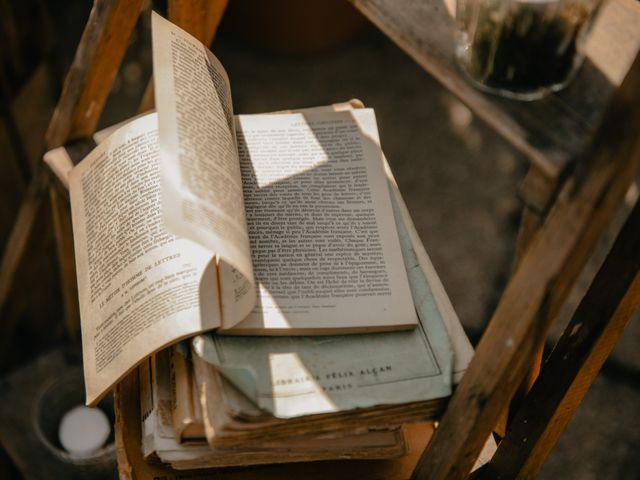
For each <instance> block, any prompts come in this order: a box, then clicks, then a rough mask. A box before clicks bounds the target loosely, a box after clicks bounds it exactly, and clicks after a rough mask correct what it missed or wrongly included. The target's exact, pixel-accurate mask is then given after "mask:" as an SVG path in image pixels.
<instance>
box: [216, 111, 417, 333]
mask: <svg viewBox="0 0 640 480" xmlns="http://www.w3.org/2000/svg"><path fill="white" fill-rule="evenodd" d="M237 122H238V123H237V125H236V130H237V140H238V149H239V155H240V164H241V168H242V175H243V183H244V198H245V205H246V211H247V219H248V225H249V236H250V239H251V249H252V254H253V264H254V269H255V275H256V281H257V282H258V285H259V302H258V305H257V306H256V308H255V309H254V310H253V311H252V312H251V314H250V315H249V316H248V317H247V319H246V320H244V321H242V322H241V323H240V324H238V325H237V326H236V327H233V328H232V329H231V332H232V333H234V334H256V333H260V334H274V335H276V334H280V335H290V334H304V335H313V334H318V333H329V332H331V333H350V332H356V331H381V330H393V329H407V328H413V327H415V325H416V324H417V321H418V320H417V315H416V312H415V308H414V306H413V301H412V298H411V292H410V288H409V284H408V280H407V275H406V271H405V269H404V264H403V259H402V254H401V249H400V244H399V240H398V233H397V230H396V226H395V222H394V219H393V212H392V209H391V202H390V197H389V188H388V186H387V180H386V178H385V174H384V169H383V164H382V153H381V150H380V146H379V140H378V132H377V128H376V123H375V116H374V114H373V111H372V110H369V109H363V110H353V111H347V112H331V111H322V110H314V111H311V110H309V111H301V112H300V113H293V114H273V115H248V116H242V115H241V116H239V117H238V121H237ZM225 329H226V327H225Z"/></svg>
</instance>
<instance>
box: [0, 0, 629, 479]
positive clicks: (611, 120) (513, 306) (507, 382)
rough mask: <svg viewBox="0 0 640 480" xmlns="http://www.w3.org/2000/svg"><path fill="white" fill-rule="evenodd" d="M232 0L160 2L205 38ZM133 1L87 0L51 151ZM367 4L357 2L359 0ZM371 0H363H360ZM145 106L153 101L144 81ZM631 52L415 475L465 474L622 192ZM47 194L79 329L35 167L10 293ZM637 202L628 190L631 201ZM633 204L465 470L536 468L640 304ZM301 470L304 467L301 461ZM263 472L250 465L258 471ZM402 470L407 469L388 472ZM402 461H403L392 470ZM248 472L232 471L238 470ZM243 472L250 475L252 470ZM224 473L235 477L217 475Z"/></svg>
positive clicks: (483, 474)
mask: <svg viewBox="0 0 640 480" xmlns="http://www.w3.org/2000/svg"><path fill="white" fill-rule="evenodd" d="M227 1H228V0H211V1H207V0H169V2H168V16H169V19H170V20H172V21H173V22H174V23H176V24H177V25H179V26H181V27H182V28H184V29H185V30H187V31H189V32H190V33H192V34H193V35H194V36H196V37H197V38H198V39H200V40H201V41H203V43H205V44H210V43H211V41H212V39H213V37H214V34H215V31H216V29H217V27H218V24H219V23H220V20H221V18H222V15H223V13H224V10H225V7H226V5H227ZM142 3H143V1H142V0H95V1H94V6H93V9H92V11H91V15H90V17H89V21H88V23H87V25H86V28H85V30H84V33H83V36H82V39H81V42H80V46H79V48H78V50H77V52H76V55H75V59H74V61H73V64H72V66H71V69H70V70H69V72H68V74H67V77H66V81H65V83H64V88H63V91H62V95H61V97H60V100H59V102H58V105H57V108H56V110H55V113H54V115H53V118H52V120H51V123H50V125H49V129H48V133H47V143H48V147H49V149H52V148H55V147H58V146H62V145H65V144H68V143H69V142H71V141H73V140H76V139H82V138H87V137H89V136H91V135H92V134H93V133H94V131H95V129H96V125H97V123H98V119H99V117H100V114H101V112H102V110H103V107H104V105H105V102H106V98H107V94H108V93H109V90H110V87H111V84H112V82H113V80H114V78H115V76H116V73H117V71H118V68H119V66H120V63H121V61H122V58H123V56H124V53H125V50H126V48H127V45H128V43H129V39H130V37H131V33H132V31H133V29H134V27H135V24H136V21H137V19H138V16H139V14H140V11H141V8H142ZM355 3H362V2H355ZM364 3H366V2H364ZM149 85H150V86H149V87H148V88H147V91H146V93H145V96H144V99H143V101H142V105H141V107H140V110H141V111H145V110H147V109H149V108H151V107H152V106H153V91H152V87H151V85H152V83H151V82H150V84H149ZM638 129H640V57H636V59H635V61H634V63H633V65H632V67H631V69H630V70H629V72H628V74H627V76H626V78H625V79H624V81H623V83H622V85H621V86H620V87H619V89H618V90H617V92H616V93H615V95H614V98H613V100H612V102H611V103H610V105H609V107H608V109H607V111H606V113H605V115H604V117H603V120H602V122H601V123H600V125H599V126H598V127H597V129H596V131H595V133H594V134H593V136H592V138H591V141H590V143H589V146H588V148H587V149H586V150H585V151H584V152H582V153H581V154H580V155H579V156H578V159H579V161H578V162H576V163H575V165H576V167H575V168H573V170H571V171H569V172H568V173H567V174H566V175H564V176H563V181H562V182H561V184H560V185H559V186H558V188H557V189H556V191H555V192H554V195H553V200H552V201H551V202H550V205H551V206H550V207H549V208H548V209H547V211H546V213H545V214H544V215H542V217H541V219H540V220H539V222H537V223H536V225H535V226H534V227H533V228H529V229H527V232H526V235H524V236H523V239H522V241H521V247H522V248H521V249H520V250H521V253H520V255H519V260H518V265H517V269H516V270H515V272H514V274H513V276H512V278H511V280H510V281H509V283H508V285H507V287H506V289H505V291H504V294H503V295H502V298H501V300H500V302H499V304H498V306H497V308H496V310H495V313H494V315H493V317H492V318H491V321H490V323H489V326H488V328H487V329H486V331H485V333H484V335H483V336H482V339H481V341H480V343H479V345H478V346H477V351H476V354H475V357H474V359H473V361H472V363H471V365H470V366H469V368H468V370H467V372H466V374H465V376H464V378H463V380H462V382H461V383H460V385H459V386H458V387H457V389H456V391H455V393H454V395H453V397H452V399H451V401H450V403H449V406H448V408H447V411H446V413H445V415H444V417H443V419H442V421H441V422H440V424H439V426H438V428H437V429H436V431H435V434H434V435H433V437H432V439H431V440H430V442H429V444H428V445H427V448H426V449H425V451H424V452H423V454H422V456H421V458H420V460H419V461H418V463H417V464H416V465H415V469H413V465H412V466H411V469H410V470H409V471H411V470H412V469H413V478H416V479H464V478H467V477H468V475H469V473H470V471H471V469H472V466H473V464H474V462H475V461H476V458H477V457H478V455H479V453H480V450H481V448H482V446H483V444H484V443H485V441H486V440H487V438H488V437H489V435H490V434H491V432H492V430H493V429H494V427H495V426H496V424H497V423H498V422H499V420H500V418H501V415H502V413H503V412H505V411H506V410H507V409H508V407H509V403H510V401H511V398H512V397H513V395H514V393H515V392H516V390H517V389H518V386H519V385H521V384H522V382H523V379H525V378H526V376H527V375H528V372H529V370H530V367H531V365H532V363H534V360H535V359H536V358H537V357H539V355H540V354H539V352H541V349H542V345H543V342H544V339H545V337H546V333H547V330H548V328H549V325H550V324H551V322H552V320H553V319H554V318H555V316H556V314H557V313H558V310H559V308H560V306H561V305H562V304H563V302H564V301H565V299H566V297H567V295H568V293H569V291H570V289H571V287H572V285H573V284H574V281H575V280H576V277H577V275H578V274H579V272H580V270H581V269H582V266H583V265H584V264H585V262H586V260H587V259H588V257H589V255H590V253H591V251H592V250H593V248H594V245H595V243H596V241H597V240H598V238H599V237H600V234H601V233H602V232H603V231H604V230H605V228H606V227H607V226H608V224H609V223H610V220H611V219H612V217H613V215H614V214H615V213H616V211H617V210H618V208H619V206H620V205H621V204H622V202H623V199H624V196H625V193H626V192H627V190H628V189H629V187H630V185H631V184H632V182H633V180H634V178H636V177H637V175H638V172H639V164H640V135H638V134H637V132H638ZM47 194H48V195H49V196H50V198H51V205H52V215H53V219H54V228H55V234H56V239H57V249H58V258H59V263H60V270H61V282H62V292H63V300H64V307H65V314H66V325H67V327H68V330H69V332H70V333H71V335H77V333H78V331H79V324H80V322H79V313H78V305H77V289H76V277H75V266H74V254H73V238H72V231H71V216H70V209H69V202H68V196H67V193H66V192H65V190H64V189H63V188H61V186H60V185H58V184H57V182H56V181H55V180H52V177H51V176H50V175H48V172H47V170H46V169H45V168H44V167H42V166H40V167H39V169H38V171H37V173H36V174H35V175H34V179H33V181H32V183H31V185H30V187H29V189H28V192H27V194H26V196H25V199H24V201H23V204H22V207H21V209H20V211H19V214H18V220H17V222H16V224H15V227H14V229H13V232H12V234H11V236H10V239H9V242H8V244H7V248H6V249H5V252H4V254H3V258H2V266H1V268H2V270H1V271H0V306H2V305H3V304H4V302H5V301H6V297H7V295H8V290H9V287H10V285H11V284H12V279H13V276H14V274H15V271H16V269H17V266H18V264H19V260H20V258H21V257H22V255H23V253H24V250H25V245H26V242H27V239H28V238H29V235H30V234H31V227H32V225H33V222H34V219H35V217H36V213H37V211H38V208H39V206H40V204H41V203H42V202H41V200H42V199H43V197H44V196H45V195H47ZM636 203H637V202H636ZM639 266H640V207H638V205H637V204H636V206H635V208H634V209H633V211H632V213H631V214H630V215H629V217H628V219H627V221H626V224H625V226H624V227H623V229H622V230H621V231H620V233H619V235H618V238H617V240H616V242H615V245H614V247H613V248H612V250H611V252H610V253H609V256H608V257H607V259H606V260H605V262H604V264H603V266H602V267H601V269H600V271H599V272H598V273H597V276H596V278H595V279H594V281H593V283H592V285H591V288H590V289H589V291H588V292H587V294H586V295H585V297H584V298H583V300H582V302H581V303H580V306H579V308H578V310H577V311H576V313H575V315H574V317H573V319H572V320H571V322H570V324H569V326H568V327H567V330H566V331H565V332H564V334H563V336H562V338H561V339H560V341H559V342H558V344H557V346H556V347H555V349H554V351H553V353H552V354H551V355H550V356H549V358H548V359H547V361H546V363H545V364H544V367H543V368H542V372H541V374H540V376H539V377H538V378H537V380H535V383H533V388H532V389H531V390H530V391H528V392H525V393H526V395H525V396H524V398H523V399H522V401H521V402H520V404H519V408H518V409H517V411H514V412H513V416H512V420H511V421H510V423H509V428H508V429H507V431H506V435H505V436H504V438H503V439H502V441H501V442H500V444H499V446H498V449H497V452H496V453H495V455H494V456H493V458H492V459H491V461H490V462H488V463H487V464H485V465H484V467H482V468H481V469H479V470H478V471H476V472H475V473H474V474H473V476H474V478H486V479H498V478H500V479H503V478H504V479H510V478H533V477H534V476H535V475H536V473H537V472H538V471H539V469H540V467H541V466H542V463H543V461H544V459H545V458H546V456H547V454H548V453H549V451H550V450H551V448H552V447H553V446H554V444H555V442H556V441H557V439H558V437H559V435H560V433H561V432H562V430H563V429H564V427H565V426H566V424H567V423H568V421H569V419H570V418H571V416H572V414H573V412H574V411H575V409H576V408H577V406H578V404H579V403H580V401H581V400H582V398H583V396H584V394H585V392H586V390H587V389H588V387H589V385H590V384H591V382H592V381H593V379H594V378H595V375H596V374H597V372H598V370H599V369H600V367H601V365H602V364H603V362H604V360H605V359H606V357H607V356H608V354H609V352H610V351H611V349H612V348H613V346H614V344H615V342H616V340H617V339H618V337H619V335H620V334H621V332H622V330H623V328H624V325H625V324H626V322H627V321H628V319H629V317H630V315H631V313H632V312H633V311H634V309H636V308H637V307H638V305H639V304H640V280H639V279H638V269H639ZM295 468H296V472H299V471H300V470H299V469H300V468H304V467H301V466H296V467H295ZM256 472H259V470H256ZM397 472H399V473H398V475H399V476H398V477H397V478H406V477H407V476H408V473H407V471H406V469H404V470H397ZM400 472H403V473H400ZM243 475H244V474H243V473H240V476H239V477H237V478H249V477H243ZM259 477H260V475H259V474H258V475H252V476H251V478H259ZM225 478H232V477H226V476H225Z"/></svg>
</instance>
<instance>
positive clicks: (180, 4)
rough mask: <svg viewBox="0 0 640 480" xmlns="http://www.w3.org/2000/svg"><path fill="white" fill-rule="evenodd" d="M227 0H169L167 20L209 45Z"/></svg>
mask: <svg viewBox="0 0 640 480" xmlns="http://www.w3.org/2000/svg"><path fill="white" fill-rule="evenodd" d="M228 3H229V0H169V5H168V14H169V15H168V16H169V20H171V21H172V22H173V23H175V24H176V25H178V26H179V27H180V28H182V29H184V30H186V31H187V32H189V33H190V34H191V35H193V36H194V37H196V38H197V39H198V40H200V41H201V42H202V43H204V44H205V45H207V46H209V45H211V42H212V41H213V37H214V36H215V33H216V31H217V30H218V26H219V25H220V22H221V21H222V17H223V15H224V11H225V10H226V8H227V4H228Z"/></svg>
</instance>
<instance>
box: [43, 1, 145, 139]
mask: <svg viewBox="0 0 640 480" xmlns="http://www.w3.org/2000/svg"><path fill="white" fill-rule="evenodd" d="M141 6H142V0H95V1H94V4H93V8H92V10H91V14H90V15H89V21H88V22H87V25H86V27H85V29H84V32H83V34H82V38H81V39H80V44H79V46H78V49H77V50H76V54H75V57H74V59H73V64H72V65H71V68H70V70H69V72H68V74H67V77H66V79H65V82H64V86H63V89H62V95H61V96H60V100H59V101H58V105H57V106H56V109H55V112H54V114H53V118H52V119H51V123H50V124H49V130H48V131H47V145H48V149H49V150H51V149H53V148H55V147H60V146H62V145H63V144H64V143H65V142H67V141H68V140H71V139H75V138H82V137H88V136H90V135H91V134H92V133H93V132H94V131H95V129H96V126H97V124H98V120H99V118H100V115H101V113H102V110H103V108H104V104H105V101H106V99H107V95H108V94H109V90H111V84H112V83H113V80H114V79H115V76H116V73H117V72H118V68H119V67H120V62H121V61H122V57H123V56H124V53H125V51H126V49H127V46H128V45H129V39H130V37H131V33H132V32H133V28H134V26H135V24H136V21H137V19H138V14H139V13H140V8H141Z"/></svg>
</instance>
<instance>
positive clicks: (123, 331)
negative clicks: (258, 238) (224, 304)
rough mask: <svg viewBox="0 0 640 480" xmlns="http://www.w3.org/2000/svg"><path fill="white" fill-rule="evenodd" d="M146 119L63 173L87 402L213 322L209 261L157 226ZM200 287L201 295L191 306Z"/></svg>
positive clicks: (155, 178)
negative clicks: (156, 354) (153, 356)
mask: <svg viewBox="0 0 640 480" xmlns="http://www.w3.org/2000/svg"><path fill="white" fill-rule="evenodd" d="M158 162H159V153H158V125H157V116H156V114H150V115H147V116H144V117H142V118H140V119H138V120H135V121H133V122H131V123H129V124H127V125H126V126H124V127H122V128H120V129H119V130H118V131H116V132H115V133H114V134H113V135H112V136H111V137H109V138H108V139H107V140H106V141H104V142H103V143H101V144H100V145H98V147H96V148H95V149H94V150H93V151H92V152H91V153H90V154H89V155H88V156H87V157H86V158H85V159H84V160H83V161H82V162H80V164H79V165H78V166H77V167H75V168H74V169H73V170H72V171H71V175H70V197H71V210H72V217H73V233H74V242H75V255H76V270H77V273H78V292H79V301H80V314H81V317H82V343H83V348H82V350H83V363H84V372H85V385H86V391H87V403H88V404H90V405H93V404H95V403H96V402H97V401H98V400H99V399H100V398H101V397H102V396H103V395H104V394H105V393H106V392H107V391H108V389H109V388H111V386H112V385H113V384H114V383H115V382H117V381H118V380H119V379H120V378H121V377H122V376H123V375H124V374H125V373H126V372H128V371H129V370H131V369H132V368H133V367H134V366H135V365H136V364H138V363H139V362H140V361H141V360H142V359H144V358H146V357H148V356H149V355H150V354H151V353H152V352H154V351H156V350H158V349H159V348H161V347H163V346H165V345H167V344H169V343H172V342H175V341H177V340H180V339H182V338H185V337H187V336H190V335H193V334H195V333H198V332H201V331H203V330H207V329H211V328H215V327H217V326H219V325H220V315H219V307H218V298H217V291H218V289H217V276H216V272H215V265H214V263H213V260H214V257H213V255H212V254H211V252H209V251H207V250H206V249H205V248H203V247H201V246H200V245H198V244H196V243H194V242H191V241H189V240H185V239H180V238H177V237H175V236H174V235H172V234H170V233H169V232H168V231H167V230H166V229H165V227H164V224H163V221H162V214H161V205H160V188H159V163H158ZM201 288H204V289H205V290H207V295H206V297H203V299H202V301H199V296H200V295H201V292H200V290H201Z"/></svg>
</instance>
